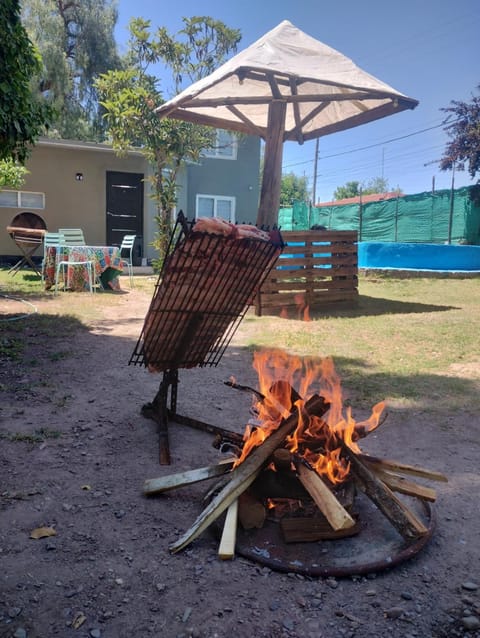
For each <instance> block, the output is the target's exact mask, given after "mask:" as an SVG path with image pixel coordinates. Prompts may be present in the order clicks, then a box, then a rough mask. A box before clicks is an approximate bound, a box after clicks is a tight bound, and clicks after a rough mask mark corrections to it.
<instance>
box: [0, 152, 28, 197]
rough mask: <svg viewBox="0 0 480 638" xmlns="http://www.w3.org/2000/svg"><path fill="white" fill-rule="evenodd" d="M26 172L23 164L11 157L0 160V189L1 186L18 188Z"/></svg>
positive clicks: (21, 184)
mask: <svg viewBox="0 0 480 638" xmlns="http://www.w3.org/2000/svg"><path fill="white" fill-rule="evenodd" d="M27 173H28V171H27V169H26V168H25V166H23V165H22V164H19V163H18V162H15V161H14V160H13V159H11V158H10V159H6V160H0V190H1V189H2V188H12V189H14V190H19V189H20V188H21V187H22V186H23V183H24V181H25V175H26V174H27Z"/></svg>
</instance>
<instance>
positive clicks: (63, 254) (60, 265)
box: [55, 244, 95, 294]
mask: <svg viewBox="0 0 480 638" xmlns="http://www.w3.org/2000/svg"><path fill="white" fill-rule="evenodd" d="M75 245H76V246H78V245H79V244H75ZM80 266H81V267H82V268H86V270H87V275H88V288H89V290H90V292H91V293H93V292H95V287H94V283H95V261H94V260H92V259H71V258H70V251H69V246H68V245H66V244H63V245H60V246H58V248H57V265H56V269H55V294H57V293H58V281H59V278H60V271H61V272H62V277H63V289H64V290H65V289H66V286H67V285H68V281H67V280H68V269H69V267H80Z"/></svg>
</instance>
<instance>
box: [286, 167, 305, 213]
mask: <svg viewBox="0 0 480 638" xmlns="http://www.w3.org/2000/svg"><path fill="white" fill-rule="evenodd" d="M308 200H309V192H308V180H307V178H306V177H299V176H298V175H295V173H286V174H285V175H282V184H281V190H280V206H282V207H288V206H292V204H293V202H307V201H308Z"/></svg>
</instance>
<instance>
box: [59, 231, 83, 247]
mask: <svg viewBox="0 0 480 638" xmlns="http://www.w3.org/2000/svg"><path fill="white" fill-rule="evenodd" d="M58 232H59V233H62V235H63V236H64V238H65V241H64V244H65V246H86V242H85V237H84V235H83V230H82V229H81V228H59V229H58Z"/></svg>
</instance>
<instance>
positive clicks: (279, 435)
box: [170, 395, 328, 553]
mask: <svg viewBox="0 0 480 638" xmlns="http://www.w3.org/2000/svg"><path fill="white" fill-rule="evenodd" d="M327 409H328V404H326V403H325V400H324V399H323V397H320V396H318V395H313V396H312V397H311V398H310V399H309V400H308V401H307V402H306V403H305V406H304V412H305V414H306V415H311V414H316V415H319V416H321V415H322V414H324V412H325V411H326V410H327ZM297 423H298V414H291V415H290V416H289V417H288V418H287V419H284V420H282V422H281V423H280V425H279V426H278V428H277V429H276V430H275V431H274V432H273V433H272V434H271V435H270V436H269V437H268V438H267V439H265V441H264V442H263V443H262V445H259V446H258V447H256V448H255V449H254V450H252V452H251V453H250V455H249V456H248V457H247V458H246V459H245V460H244V461H243V463H242V464H241V465H239V466H237V468H236V469H235V471H234V472H232V478H231V480H230V481H229V482H228V483H227V485H226V486H225V487H224V488H223V489H222V490H221V491H220V492H219V493H218V494H217V495H216V496H215V497H214V498H213V500H212V501H211V502H210V504H209V505H208V506H207V507H206V508H205V509H204V510H203V512H202V513H201V514H200V516H198V518H197V519H196V521H195V522H194V523H193V525H192V526H191V527H190V529H189V530H187V532H185V534H184V535H183V536H182V537H181V538H180V539H178V541H176V542H175V543H173V544H172V545H171V546H170V551H171V552H173V553H175V552H178V551H180V550H182V549H183V548H184V547H186V546H187V545H189V544H190V543H191V542H192V541H193V540H194V539H195V538H197V536H199V535H200V534H201V533H202V532H203V531H204V530H205V529H207V527H209V526H210V525H211V524H212V523H213V522H214V521H215V520H216V519H217V518H218V517H219V516H220V514H222V512H224V511H225V510H226V509H227V508H228V507H229V505H230V504H231V503H233V501H234V500H235V499H236V498H238V496H240V494H242V493H243V492H244V491H245V490H246V489H247V488H248V487H249V486H250V485H251V484H252V483H253V481H254V480H255V479H256V477H257V476H258V474H259V473H260V471H261V470H262V468H263V466H264V465H265V464H266V463H267V462H268V460H269V458H270V456H271V455H272V454H273V452H274V451H275V450H276V449H277V448H278V447H280V446H281V445H282V444H283V441H284V440H285V438H286V437H287V436H288V435H289V434H291V433H292V432H293V431H294V430H295V428H296V427H297Z"/></svg>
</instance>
